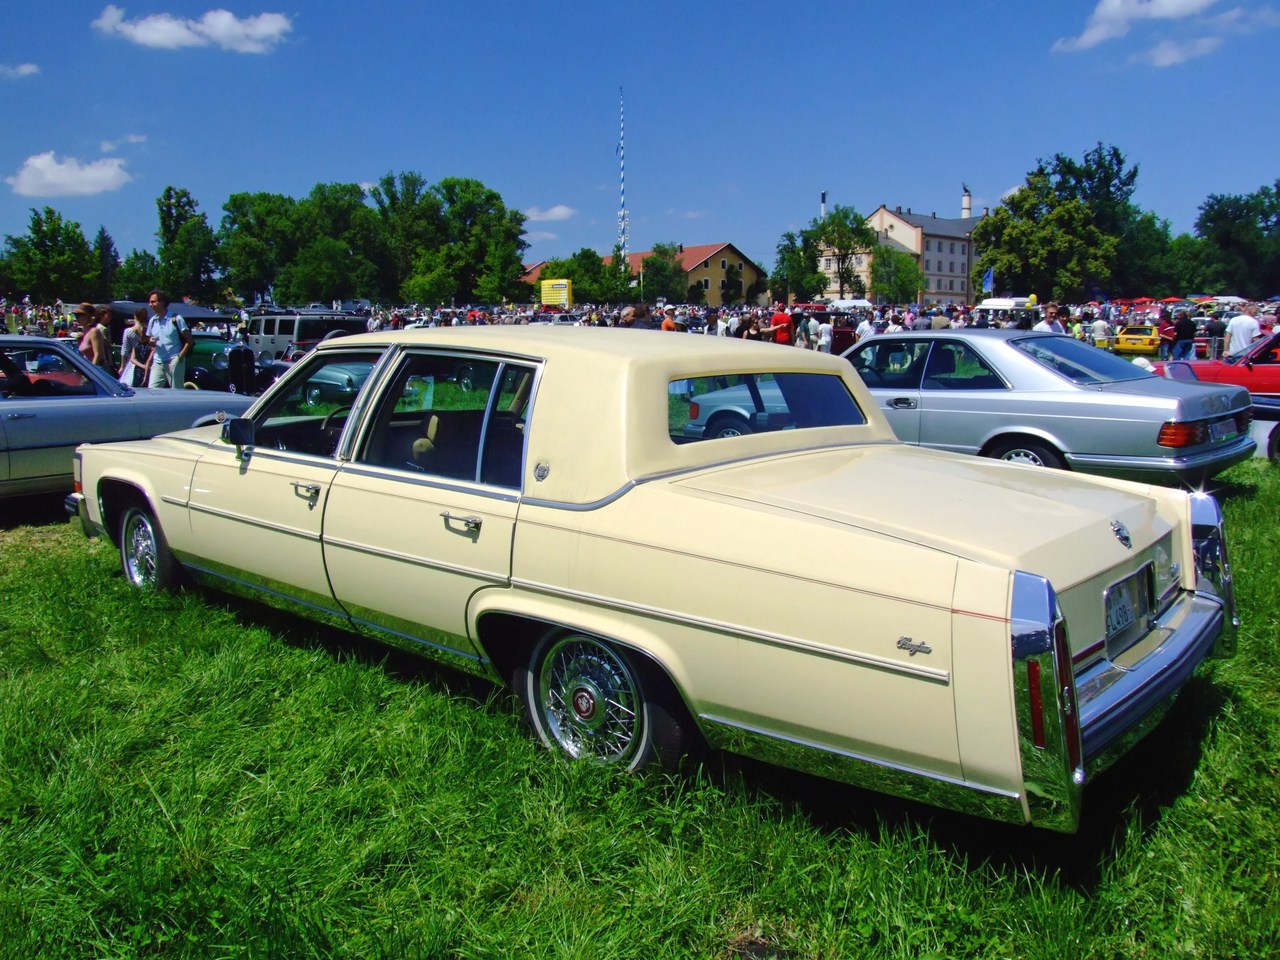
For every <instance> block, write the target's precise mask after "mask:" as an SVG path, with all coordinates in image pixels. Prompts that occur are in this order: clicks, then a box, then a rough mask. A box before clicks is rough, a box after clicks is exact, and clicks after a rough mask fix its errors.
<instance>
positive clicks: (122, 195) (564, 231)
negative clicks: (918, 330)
mask: <svg viewBox="0 0 1280 960" xmlns="http://www.w3.org/2000/svg"><path fill="white" fill-rule="evenodd" d="M10 7H11V8H10V9H8V10H7V11H6V13H5V17H4V20H5V29H4V31H3V35H2V36H0V105H2V107H0V113H2V115H3V116H4V118H5V121H6V122H5V136H4V137H3V138H0V234H5V235H7V234H23V233H25V232H26V230H27V226H28V223H29V217H30V213H29V211H30V209H31V208H33V207H34V208H41V207H44V206H51V207H53V208H54V209H56V210H58V211H59V212H60V213H61V214H62V215H63V216H65V217H68V218H70V219H72V220H75V221H77V222H79V223H80V225H81V227H82V228H83V230H84V232H85V234H86V236H88V237H90V238H92V236H93V235H94V234H95V233H96V232H97V229H98V227H99V226H106V228H107V230H108V231H109V232H110V233H111V235H112V237H113V238H114V239H115V242H116V246H117V247H118V248H119V250H120V252H121V254H122V255H123V254H125V253H127V252H128V251H129V250H131V249H133V248H142V249H150V250H154V249H155V245H156V243H155V231H156V228H157V216H156V207H155V200H156V197H158V196H159V195H160V193H161V191H163V190H164V188H165V187H166V186H168V185H173V186H176V187H181V188H185V189H187V190H189V191H190V192H191V193H192V195H193V196H194V197H195V198H196V199H197V200H198V201H199V203H200V209H201V210H202V211H204V212H205V213H207V214H208V215H209V219H210V221H211V222H212V223H213V224H214V225H215V227H216V225H217V223H218V221H219V220H220V219H221V216H222V204H223V203H224V202H225V201H226V199H227V197H228V196H229V195H230V194H232V193H235V192H240V191H269V192H273V193H281V194H286V195H289V196H294V197H301V196H303V195H305V194H306V193H307V192H309V191H310V189H311V188H312V187H313V186H314V185H315V184H317V183H324V182H353V183H362V184H370V183H373V182H375V181H376V180H377V179H378V178H379V177H381V176H382V175H383V174H385V173H387V172H389V171H394V172H402V171H407V170H416V171H418V172H419V173H421V174H422V175H423V176H424V177H425V178H426V179H427V181H428V182H431V183H435V182H437V181H439V180H440V179H442V178H444V177H450V176H458V177H472V178H475V179H478V180H481V181H483V182H484V183H485V184H486V185H487V186H489V187H490V188H492V189H494V190H496V191H498V193H500V194H501V195H502V197H503V200H504V201H505V202H506V204H507V205H508V206H509V207H514V208H518V209H520V210H523V211H525V212H526V213H527V214H528V215H529V223H528V224H527V231H528V239H529V241H530V243H531V246H530V249H529V250H528V252H527V253H526V255H525V259H526V260H528V261H533V260H539V259H545V258H547V257H552V256H568V255H570V254H571V253H573V252H574V251H576V250H578V249H580V248H582V247H591V248H593V249H595V250H598V251H599V252H601V253H608V252H609V250H610V249H611V247H612V245H613V243H614V242H615V240H616V239H617V233H618V227H617V212H618V205H619V183H618V181H619V171H618V156H617V151H616V147H617V143H618V125H619V88H622V91H623V94H624V96H625V105H626V174H627V179H626V201H627V207H628V210H629V212H630V235H631V243H630V247H631V249H632V250H633V251H634V250H645V249H649V248H650V247H652V246H653V244H655V243H660V242H673V243H684V244H700V243H713V242H722V241H728V242H732V243H734V244H735V245H737V246H738V247H739V248H740V249H741V250H742V251H743V252H744V253H746V254H747V255H748V256H749V257H751V258H752V259H754V260H756V261H757V262H759V263H761V264H762V265H764V266H766V267H768V266H771V265H772V262H773V258H774V249H775V247H776V245H777V242H778V238H779V237H780V235H781V234H782V233H783V232H784V231H787V230H793V229H798V228H800V227H803V226H804V225H806V224H807V223H808V222H809V220H810V219H812V218H813V217H814V216H816V215H817V213H818V207H819V195H820V193H821V192H822V191H824V190H825V191H826V192H827V202H828V204H829V205H830V204H835V203H840V204H845V205H848V206H852V207H855V208H856V209H857V210H859V211H861V212H862V213H864V214H866V213H870V212H871V211H872V210H874V209H875V208H876V207H878V206H879V205H880V204H881V203H884V204H888V205H889V206H890V207H893V206H897V205H901V206H902V207H903V208H904V209H905V208H907V207H910V208H911V209H912V210H913V211H915V212H917V213H921V212H923V213H929V212H937V213H938V214H939V215H941V216H959V214H960V193H961V184H962V183H965V184H968V185H969V187H970V188H971V190H972V191H973V204H974V210H975V212H977V211H979V210H981V208H982V207H984V206H985V207H994V206H996V205H997V204H998V203H999V202H1000V199H1001V197H1002V196H1003V195H1005V194H1006V193H1007V192H1008V191H1009V190H1010V189H1012V188H1013V187H1015V186H1017V185H1018V184H1020V183H1021V182H1022V181H1023V179H1024V177H1025V175H1026V172H1027V171H1028V170H1029V169H1031V168H1032V167H1033V166H1034V165H1035V163H1036V160H1037V159H1038V158H1042V157H1043V158H1048V157H1050V156H1052V155H1053V154H1054V153H1058V152H1061V153H1065V154H1067V155H1069V156H1073V157H1080V156H1081V155H1083V153H1084V152H1085V151H1086V150H1088V149H1090V148H1091V147H1093V146H1094V145H1095V144H1096V143H1098V142H1099V141H1101V142H1102V143H1104V144H1109V145H1110V144H1114V145H1115V146H1117V147H1119V148H1120V149H1121V150H1122V151H1123V152H1124V153H1125V155H1126V156H1127V158H1128V160H1129V161H1130V162H1131V163H1136V164H1137V165H1138V167H1139V170H1140V172H1139V177H1138V189H1137V192H1136V194H1135V196H1134V199H1135V201H1136V202H1137V203H1138V204H1139V205H1140V206H1141V207H1143V208H1144V209H1146V210H1150V211H1152V212H1154V213H1156V214H1157V215H1158V216H1160V217H1162V218H1164V219H1167V220H1169V221H1170V223H1171V225H1172V227H1173V229H1174V231H1175V232H1183V231H1190V230H1191V229H1192V226H1193V224H1194V221H1195V218H1196V214H1197V208H1198V207H1199V205H1200V204H1201V203H1202V202H1203V201H1204V200H1205V198H1206V197H1207V196H1209V195H1210V194H1215V193H1217V194H1223V193H1249V192H1253V191H1255V190H1257V189H1258V188H1259V187H1261V186H1264V185H1270V184H1274V183H1275V181H1276V180H1277V178H1278V177H1280V167H1278V165H1277V162H1276V159H1275V158H1276V157H1277V156H1280V150H1278V149H1277V140H1278V139H1280V124H1277V118H1278V111H1277V108H1276V105H1275V102H1276V101H1275V90H1276V81H1275V79H1274V66H1273V61H1274V57H1275V48H1276V43H1277V40H1280V7H1277V6H1273V5H1271V4H1270V3H1265V2H1255V0H1238V2H1232V0H1100V2H1098V0H1089V2H1082V3H1070V2H1059V0H974V2H956V0H951V2H933V0H920V2H914V3H904V2H891V0H873V2H856V0H843V2H821V0H816V2H810V3H805V4H796V3H769V2H755V0H739V2H735V3H719V2H710V3H703V4H689V3H670V2H667V0H651V2H648V3H645V4H640V3H621V4H602V3H595V2H590V3H588V2H577V0H565V2H561V3H557V4H545V3H536V2H535V3H513V2H503V0H473V2H469V3H465V4H464V3H453V4H441V3H433V2H429V0H427V2H412V3H409V2H398V0H392V2H374V3H366V4H358V3H351V2H346V0H344V2H337V0H318V2H313V0H301V2H299V0H295V2H294V4H293V5H291V6H288V7H281V6H277V5H276V4H275V3H274V0H246V2H243V3H241V2H238V3H236V4H235V5H233V6H231V7H230V8H228V9H223V8H219V7H216V6H214V5H212V4H211V3H209V2H205V3H183V2H176V0H160V2H158V3H144V4H138V5H132V4H127V5H124V6H116V5H107V4H103V3H100V2H99V3H92V2H91V3H76V2H67V0H49V2H46V3H44V4H35V3H22V4H11V5H10Z"/></svg>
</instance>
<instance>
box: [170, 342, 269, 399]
mask: <svg viewBox="0 0 1280 960" xmlns="http://www.w3.org/2000/svg"><path fill="white" fill-rule="evenodd" d="M186 376H187V381H188V382H189V383H191V384H192V385H194V386H195V387H197V388H199V389H201V390H225V391H227V392H228V393H259V392H261V389H262V388H263V387H265V386H266V385H267V382H265V381H264V382H262V383H260V382H259V378H258V369H257V362H256V360H255V358H254V356H253V350H252V349H251V348H250V347H249V346H248V345H246V344H245V343H243V342H241V341H239V340H235V339H232V338H231V337H229V336H227V335H226V334H224V333H222V332H212V331H209V332H206V331H203V330H193V331H191V352H190V353H188V354H187V368H186Z"/></svg>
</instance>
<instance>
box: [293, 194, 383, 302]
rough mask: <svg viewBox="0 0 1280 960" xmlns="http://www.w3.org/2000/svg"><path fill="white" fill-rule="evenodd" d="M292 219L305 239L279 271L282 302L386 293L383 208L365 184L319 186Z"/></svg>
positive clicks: (342, 298)
mask: <svg viewBox="0 0 1280 960" xmlns="http://www.w3.org/2000/svg"><path fill="white" fill-rule="evenodd" d="M292 220H293V223H294V230H295V236H296V237H298V238H299V240H300V243H299V247H298V250H297V253H296V254H295V255H294V256H293V257H292V258H291V259H290V260H289V262H288V263H285V264H282V265H281V267H280V269H279V271H278V274H277V284H276V291H275V292H276V299H277V300H278V301H280V302H281V303H305V302H306V301H308V300H321V301H330V300H346V299H350V298H353V297H368V298H370V299H376V298H378V297H379V296H381V294H382V292H383V291H382V289H381V287H380V286H379V269H378V268H379V265H380V264H382V263H384V262H385V258H386V256H387V246H386V243H385V238H384V236H383V232H382V229H381V221H380V219H379V215H378V212H377V211H376V210H374V209H372V208H371V207H369V206H367V205H366V204H365V202H364V189H363V188H362V187H360V185H359V184H355V183H321V184H317V185H316V186H315V187H313V188H312V190H311V193H309V194H308V195H307V196H306V197H305V198H304V199H302V200H300V201H298V204H297V208H296V211H295V213H294V216H293V218H292Z"/></svg>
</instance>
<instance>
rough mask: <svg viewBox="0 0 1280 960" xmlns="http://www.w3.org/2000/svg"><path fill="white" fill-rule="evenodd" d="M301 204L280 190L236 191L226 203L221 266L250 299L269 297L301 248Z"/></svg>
mask: <svg viewBox="0 0 1280 960" xmlns="http://www.w3.org/2000/svg"><path fill="white" fill-rule="evenodd" d="M297 206H298V205H297V203H296V202H295V201H294V200H293V199H292V198H290V197H285V196H282V195H280V194H276V193H233V194H232V195H231V196H230V197H228V198H227V202H226V203H224V204H223V205H222V210H223V215H222V223H221V224H220V225H219V227H218V252H217V261H218V265H219V266H220V267H221V268H222V270H223V271H224V273H225V277H226V282H227V283H229V284H230V286H231V288H232V289H233V290H235V291H237V292H238V293H239V294H240V295H241V296H243V297H244V298H245V299H246V300H248V301H250V302H253V301H256V300H259V299H265V298H266V296H267V294H268V293H269V292H270V291H271V289H272V287H274V286H275V282H276V277H277V276H278V274H279V272H280V268H281V267H282V266H283V265H284V264H286V263H288V262H289V261H290V260H292V259H293V257H294V256H295V254H296V253H297V250H298V247H299V245H300V244H299V240H298V230H297V226H296V223H295V220H296V214H297Z"/></svg>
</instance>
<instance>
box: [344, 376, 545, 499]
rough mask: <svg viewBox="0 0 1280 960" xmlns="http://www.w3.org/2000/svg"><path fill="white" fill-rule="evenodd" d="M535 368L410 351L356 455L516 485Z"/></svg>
mask: <svg viewBox="0 0 1280 960" xmlns="http://www.w3.org/2000/svg"><path fill="white" fill-rule="evenodd" d="M533 378H534V369H533V368H532V367H529V366H526V365H523V364H512V363H504V362H502V361H499V360H491V359H484V358H474V357H459V356H453V355H448V354H437V353H415V354H409V355H407V356H406V357H405V358H404V359H403V360H402V361H401V364H400V367H399V369H397V370H396V371H395V373H394V374H393V376H392V378H391V380H390V383H389V386H388V388H387V390H386V392H385V394H384V395H383V397H382V399H381V402H380V404H379V406H378V409H377V411H376V412H375V414H374V419H373V424H372V427H371V429H370V430H369V431H368V433H367V436H366V439H365V442H364V443H363V445H362V447H361V448H360V449H359V450H358V451H357V453H356V456H355V460H356V462H358V463H366V464H370V465H373V466H379V467H387V468H390V469H394V470H409V471H413V472H415V473H424V474H428V475H430V476H435V477H442V478H446V479H453V480H467V481H472V482H476V481H479V482H481V483H488V484H493V485H497V486H504V487H518V486H519V485H520V475H521V466H522V464H523V459H524V429H525V420H526V417H527V413H528V405H529V398H530V392H531V390H532V385H533Z"/></svg>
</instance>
